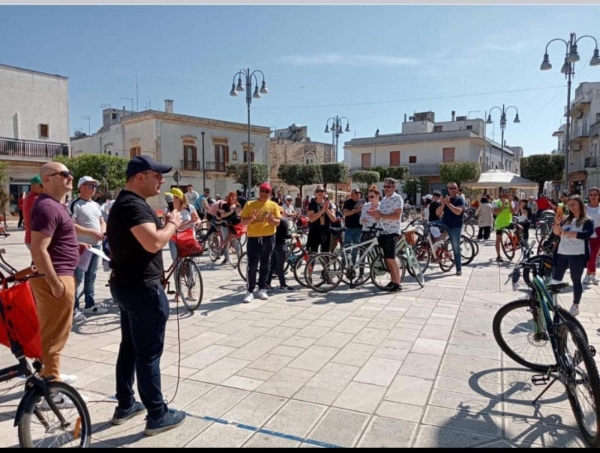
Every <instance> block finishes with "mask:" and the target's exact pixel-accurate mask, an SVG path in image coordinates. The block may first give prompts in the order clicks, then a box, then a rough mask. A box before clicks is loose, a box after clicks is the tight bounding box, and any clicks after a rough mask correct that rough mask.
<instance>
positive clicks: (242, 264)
mask: <svg viewBox="0 0 600 453" xmlns="http://www.w3.org/2000/svg"><path fill="white" fill-rule="evenodd" d="M237 270H238V274H240V277H242V280H244V281H246V278H247V277H246V272H248V256H247V255H246V252H244V253H242V255H241V256H240V259H239V260H238V265H237Z"/></svg>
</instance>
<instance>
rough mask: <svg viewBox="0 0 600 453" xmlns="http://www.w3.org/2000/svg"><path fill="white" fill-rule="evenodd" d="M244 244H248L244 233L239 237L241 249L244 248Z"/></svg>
mask: <svg viewBox="0 0 600 453" xmlns="http://www.w3.org/2000/svg"><path fill="white" fill-rule="evenodd" d="M246 242H248V235H247V234H246V233H244V234H242V235H241V236H240V245H241V246H242V248H243V247H246Z"/></svg>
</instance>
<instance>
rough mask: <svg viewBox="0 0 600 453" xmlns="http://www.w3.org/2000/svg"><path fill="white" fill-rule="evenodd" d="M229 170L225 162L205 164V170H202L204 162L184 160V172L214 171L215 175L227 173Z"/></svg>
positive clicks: (182, 166)
mask: <svg viewBox="0 0 600 453" xmlns="http://www.w3.org/2000/svg"><path fill="white" fill-rule="evenodd" d="M226 169H227V163H225V162H204V168H202V162H200V161H198V160H182V161H181V170H184V171H202V170H206V171H213V172H215V173H225V171H226Z"/></svg>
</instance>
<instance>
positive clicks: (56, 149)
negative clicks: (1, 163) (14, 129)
mask: <svg viewBox="0 0 600 453" xmlns="http://www.w3.org/2000/svg"><path fill="white" fill-rule="evenodd" d="M0 156H21V157H37V158H40V157H41V158H47V159H52V158H53V157H56V156H65V157H68V156H69V146H68V145H67V144H66V143H49V142H38V141H33V140H15V139H12V138H0Z"/></svg>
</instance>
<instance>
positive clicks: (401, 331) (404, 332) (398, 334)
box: [387, 323, 422, 343]
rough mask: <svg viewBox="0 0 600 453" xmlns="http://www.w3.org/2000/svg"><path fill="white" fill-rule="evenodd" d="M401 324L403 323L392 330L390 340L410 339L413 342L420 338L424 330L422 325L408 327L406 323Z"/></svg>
mask: <svg viewBox="0 0 600 453" xmlns="http://www.w3.org/2000/svg"><path fill="white" fill-rule="evenodd" d="M400 324H401V323H398V324H397V325H396V327H394V328H393V329H392V330H390V333H389V334H388V336H387V338H388V339H389V340H398V341H410V342H411V343H413V342H415V341H416V340H417V338H419V334H420V333H421V330H422V328H421V327H419V326H415V325H411V327H412V328H407V327H406V325H400Z"/></svg>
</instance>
